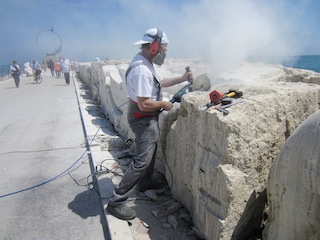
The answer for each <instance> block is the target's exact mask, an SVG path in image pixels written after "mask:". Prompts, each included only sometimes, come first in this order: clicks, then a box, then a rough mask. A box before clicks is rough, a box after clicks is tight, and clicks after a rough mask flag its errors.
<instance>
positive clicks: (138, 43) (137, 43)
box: [134, 40, 150, 45]
mask: <svg viewBox="0 0 320 240" xmlns="http://www.w3.org/2000/svg"><path fill="white" fill-rule="evenodd" d="M146 43H150V42H148V41H144V40H140V41H138V42H135V43H134V45H142V44H146Z"/></svg>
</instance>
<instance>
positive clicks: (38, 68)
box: [31, 59, 41, 81]
mask: <svg viewBox="0 0 320 240" xmlns="http://www.w3.org/2000/svg"><path fill="white" fill-rule="evenodd" d="M31 68H32V70H33V71H34V81H36V80H37V78H38V76H39V75H40V74H41V65H40V63H39V62H37V61H36V60H35V59H33V60H32V63H31Z"/></svg>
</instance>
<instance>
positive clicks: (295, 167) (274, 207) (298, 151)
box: [264, 110, 320, 240]
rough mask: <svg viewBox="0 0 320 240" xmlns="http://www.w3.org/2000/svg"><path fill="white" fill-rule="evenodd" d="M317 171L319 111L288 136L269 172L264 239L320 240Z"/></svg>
mask: <svg viewBox="0 0 320 240" xmlns="http://www.w3.org/2000/svg"><path fill="white" fill-rule="evenodd" d="M319 169H320V110H318V111H317V112H315V113H314V114H312V115H311V116H310V117H309V118H308V119H307V120H306V121H305V122H304V123H303V124H302V125H301V126H300V127H299V128H298V129H297V130H296V131H295V132H294V133H293V134H292V135H291V136H290V138H289V139H288V140H287V141H286V143H285V145H284V146H283V147H282V149H281V152H280V153H279V155H278V156H277V158H276V160H275V162H274V164H273V166H272V168H271V170H270V177H269V183H268V198H269V218H268V224H267V228H266V229H265V236H264V239H283V240H289V239H290V240H304V239H319V238H320V229H319V226H320V218H319V208H320V201H319V200H320V196H319V195H320V174H319Z"/></svg>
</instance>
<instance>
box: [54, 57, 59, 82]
mask: <svg viewBox="0 0 320 240" xmlns="http://www.w3.org/2000/svg"><path fill="white" fill-rule="evenodd" d="M53 67H54V73H55V75H56V77H57V78H59V77H60V63H59V61H56V62H55V63H54V66H53Z"/></svg>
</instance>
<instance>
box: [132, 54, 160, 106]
mask: <svg viewBox="0 0 320 240" xmlns="http://www.w3.org/2000/svg"><path fill="white" fill-rule="evenodd" d="M139 61H140V62H143V64H140V65H137V66H135V67H134V68H132V69H131V70H130V72H129V74H128V76H127V90H128V95H129V97H130V98H131V99H132V100H133V101H135V102H136V101H137V97H149V98H151V99H153V100H155V101H156V100H160V99H159V96H160V92H159V90H160V88H159V86H157V85H159V82H160V81H161V80H162V78H161V77H160V75H159V74H158V73H157V71H156V70H155V68H154V66H153V64H152V63H150V62H149V61H148V60H147V59H146V58H145V57H143V56H142V55H141V54H137V55H136V56H135V57H134V58H133V59H132V61H131V63H130V65H129V66H131V65H132V64H134V63H135V62H139ZM154 76H155V77H156V79H157V80H158V82H157V81H155V80H154Z"/></svg>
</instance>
